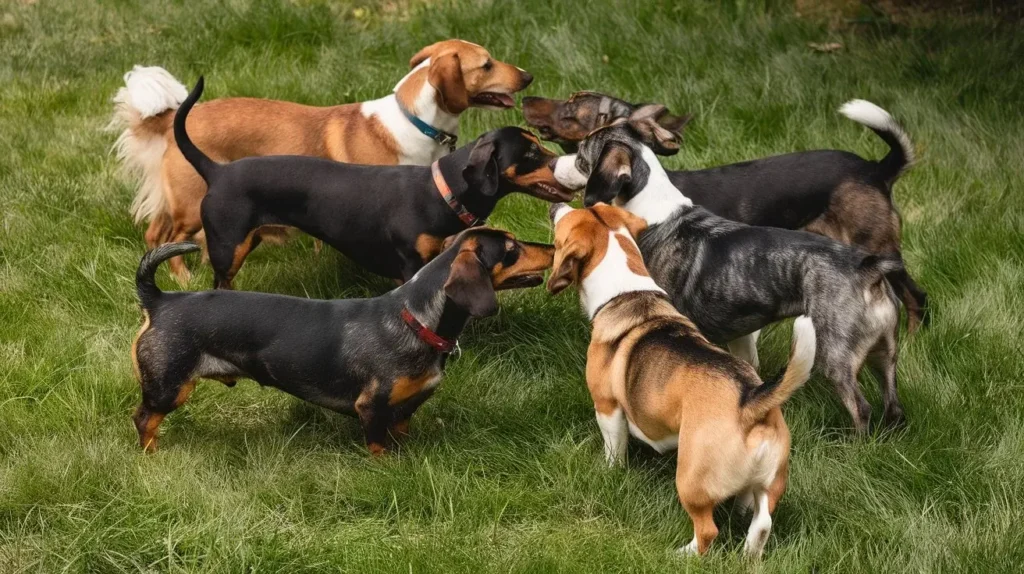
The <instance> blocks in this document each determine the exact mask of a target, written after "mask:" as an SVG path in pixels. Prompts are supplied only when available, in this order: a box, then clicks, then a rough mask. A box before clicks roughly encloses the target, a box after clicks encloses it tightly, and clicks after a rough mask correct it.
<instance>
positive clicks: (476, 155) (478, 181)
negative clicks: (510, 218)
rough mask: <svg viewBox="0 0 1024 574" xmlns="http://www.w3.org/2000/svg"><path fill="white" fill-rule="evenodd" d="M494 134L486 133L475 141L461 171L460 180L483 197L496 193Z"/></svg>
mask: <svg viewBox="0 0 1024 574" xmlns="http://www.w3.org/2000/svg"><path fill="white" fill-rule="evenodd" d="M496 140H497V135H496V134H495V132H491V133H487V134H484V135H483V136H481V137H480V138H479V139H477V140H476V143H475V144H473V149H472V150H470V152H469V160H468V161H467V162H466V167H465V168H463V170H462V179H464V180H466V183H467V184H469V186H470V187H471V188H476V189H477V190H479V191H480V193H482V194H484V195H494V194H495V193H497V192H498V158H497V154H496V151H497V149H498V148H497V145H496V144H495V141H496Z"/></svg>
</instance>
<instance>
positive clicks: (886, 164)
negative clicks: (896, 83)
mask: <svg viewBox="0 0 1024 574" xmlns="http://www.w3.org/2000/svg"><path fill="white" fill-rule="evenodd" d="M839 113H841V114H843V115H844V116H846V117H848V118H850V119H851V120H853V121H855V122H857V123H859V124H862V125H865V126H867V127H869V128H871V130H872V131H873V132H875V133H876V134H878V137H880V138H882V140H883V141H884V142H885V143H887V144H889V148H890V149H889V153H888V155H886V156H885V157H884V158H882V161H880V162H878V167H879V170H880V171H881V175H882V178H883V179H884V180H885V181H886V182H887V183H888V184H889V185H892V183H893V182H895V181H896V178H898V177H899V176H900V175H901V174H902V173H903V172H904V171H906V170H907V168H909V167H910V166H911V164H913V163H914V145H913V144H912V143H910V136H909V135H907V132H905V131H903V128H902V127H900V124H899V123H897V122H896V120H895V119H893V117H892V116H891V115H889V112H887V111H885V110H883V109H882V108H880V107H878V106H876V105H875V104H872V103H871V102H868V101H866V100H850V101H848V102H846V103H845V104H843V106H842V107H841V108H839Z"/></svg>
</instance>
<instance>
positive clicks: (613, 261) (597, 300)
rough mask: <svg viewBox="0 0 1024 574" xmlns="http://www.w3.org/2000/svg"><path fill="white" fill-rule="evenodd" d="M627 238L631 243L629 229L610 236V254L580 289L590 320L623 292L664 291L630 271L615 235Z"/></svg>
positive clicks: (611, 233)
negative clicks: (602, 307)
mask: <svg viewBox="0 0 1024 574" xmlns="http://www.w3.org/2000/svg"><path fill="white" fill-rule="evenodd" d="M616 234H618V235H620V236H621V235H624V236H625V237H626V238H627V239H628V240H629V241H631V242H632V241H633V240H632V239H631V238H630V237H629V233H628V232H627V231H626V230H621V231H612V232H610V233H609V234H608V251H607V252H606V253H605V256H604V258H603V259H601V262H600V263H598V264H597V267H595V268H594V270H593V271H591V272H590V274H588V275H587V276H586V277H584V278H583V285H582V287H583V288H582V289H581V290H580V301H581V302H582V303H583V308H584V309H585V310H586V312H587V316H588V317H590V318H591V319H593V318H594V315H595V314H597V311H598V309H600V308H601V306H603V305H604V304H605V303H607V302H609V301H611V300H612V299H614V298H615V297H618V296H619V295H622V294H623V293H629V292H631V291H658V292H659V293H664V292H665V291H664V290H663V289H662V288H661V287H658V285H657V284H656V283H655V282H654V280H653V279H651V278H650V277H648V276H646V275H637V274H636V273H633V272H632V271H630V269H629V264H628V262H627V260H626V252H625V251H624V250H623V249H622V246H621V245H620V244H619V242H618V240H617V239H616V238H615V235H616Z"/></svg>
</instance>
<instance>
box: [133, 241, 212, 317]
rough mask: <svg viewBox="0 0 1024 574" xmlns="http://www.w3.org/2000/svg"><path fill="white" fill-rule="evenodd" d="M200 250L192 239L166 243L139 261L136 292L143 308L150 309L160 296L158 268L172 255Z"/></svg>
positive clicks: (136, 274) (147, 253) (136, 273)
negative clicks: (156, 275)
mask: <svg viewBox="0 0 1024 574" xmlns="http://www.w3.org/2000/svg"><path fill="white" fill-rule="evenodd" d="M193 251H199V246H198V245H196V244H195V243H192V242H191V241H182V242H180V243H165V244H163V245H161V246H160V247H157V248H156V249H151V250H149V251H147V252H146V254H145V255H143V256H142V261H139V270H138V271H136V272H135V292H136V293H138V295H139V303H140V304H141V305H142V308H143V309H147V310H148V309H150V308H151V307H152V306H153V303H154V302H155V301H156V298H157V297H159V296H160V293H161V291H160V288H159V287H157V286H156V278H155V277H154V275H155V274H156V268H157V267H159V266H160V264H161V263H163V262H164V261H167V260H168V259H170V258H171V257H177V256H178V255H184V254H186V253H191V252H193Z"/></svg>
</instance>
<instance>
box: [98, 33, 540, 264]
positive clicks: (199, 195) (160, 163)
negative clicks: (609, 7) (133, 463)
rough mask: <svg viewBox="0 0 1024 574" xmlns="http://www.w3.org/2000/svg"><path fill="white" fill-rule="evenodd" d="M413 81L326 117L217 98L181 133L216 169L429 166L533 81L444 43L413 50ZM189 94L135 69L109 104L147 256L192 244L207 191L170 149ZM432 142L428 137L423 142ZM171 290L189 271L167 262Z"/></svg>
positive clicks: (472, 50) (325, 112)
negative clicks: (275, 161)
mask: <svg viewBox="0 0 1024 574" xmlns="http://www.w3.org/2000/svg"><path fill="white" fill-rule="evenodd" d="M409 66H410V67H411V68H412V71H411V72H409V73H408V74H407V75H406V76H405V77H404V78H402V79H401V81H399V82H398V84H397V85H395V88H394V93H392V94H389V95H387V96H385V97H383V98H380V99H378V100H373V101H369V102H362V103H355V104H345V105H339V106H330V107H314V106H306V105H302V104H296V103H292V102H283V101H277V100H264V99H258V98H221V99H218V100H212V101H210V102H207V103H204V104H200V105H198V106H196V108H195V110H193V111H192V113H191V114H190V115H189V117H188V132H189V135H191V137H192V139H193V140H194V141H195V143H196V145H198V146H199V147H200V148H201V149H203V150H204V151H205V152H206V153H207V154H209V155H210V157H211V158H213V159H214V160H215V161H218V162H230V161H235V160H237V159H240V158H243V157H249V156H262V155H304V156H314V157H323V158H327V159H332V160H335V161H343V162H347V163H358V164H369V165H402V164H406V165H430V163H431V162H433V161H434V160H436V159H438V158H440V157H441V156H443V155H445V154H447V153H448V152H449V151H451V150H452V149H454V137H455V136H456V135H457V132H458V127H459V114H461V113H462V112H463V111H465V110H466V109H468V108H470V107H479V108H485V109H504V108H510V107H512V106H513V105H515V101H514V100H513V98H512V94H514V93H515V92H518V91H519V90H522V89H523V88H525V87H526V86H528V85H529V84H530V82H531V81H533V76H531V75H530V74H529V73H527V72H526V71H525V70H522V69H520V68H517V67H515V66H513V65H511V64H507V63H504V62H501V61H498V60H496V59H494V58H492V57H491V55H490V53H489V52H488V51H487V50H486V49H485V48H483V47H482V46H478V45H477V44H473V43H471V42H466V41H463V40H445V41H442V42H438V43H436V44H432V45H430V46H427V47H426V48H423V49H422V50H420V51H419V52H418V53H417V54H416V55H415V56H413V57H412V59H411V60H410V61H409ZM187 92H188V90H186V89H185V86H183V85H182V84H181V83H180V82H178V81H177V80H176V79H174V77H172V76H171V75H170V74H169V73H168V72H167V71H166V70H164V69H163V68H159V67H140V66H136V67H135V68H134V69H133V70H132V71H130V72H128V73H127V74H125V86H124V87H123V88H121V89H120V90H119V91H118V93H117V95H116V96H115V97H114V103H115V111H114V118H113V120H112V122H111V125H112V126H114V127H117V128H120V129H122V131H121V135H120V137H118V140H117V143H116V144H115V149H116V150H117V155H118V158H119V160H120V161H121V162H122V164H123V165H124V167H125V168H126V169H127V170H128V171H129V172H131V173H132V174H133V175H134V176H135V177H137V178H138V179H139V188H138V192H137V194H136V197H135V200H134V201H133V203H132V213H133V214H134V217H135V221H136V222H141V221H143V220H149V222H150V224H149V228H148V229H147V231H146V244H147V246H148V247H149V248H150V249H152V248H153V247H156V246H157V245H160V244H163V243H167V242H178V241H184V240H186V239H189V238H190V237H192V236H194V235H196V234H197V233H198V232H199V231H200V230H201V228H202V222H201V220H200V214H199V213H200V210H199V208H200V203H201V202H202V199H203V197H204V196H205V194H206V183H205V182H204V181H203V179H202V178H201V177H200V176H199V174H198V173H196V171H195V170H194V169H193V168H192V166H191V165H190V164H189V163H188V162H187V161H186V160H185V158H184V157H183V156H182V155H181V152H180V151H178V148H177V146H176V145H174V134H173V130H172V128H171V123H172V119H173V118H174V112H175V111H176V110H177V108H178V106H179V105H180V104H181V102H182V101H184V99H185V96H186V95H187ZM428 134H430V135H428ZM171 270H172V273H173V274H174V276H175V278H176V279H177V280H178V281H179V282H187V281H188V278H189V272H188V269H187V268H186V267H185V265H184V263H183V261H182V260H181V258H180V257H175V258H174V259H173V260H171Z"/></svg>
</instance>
